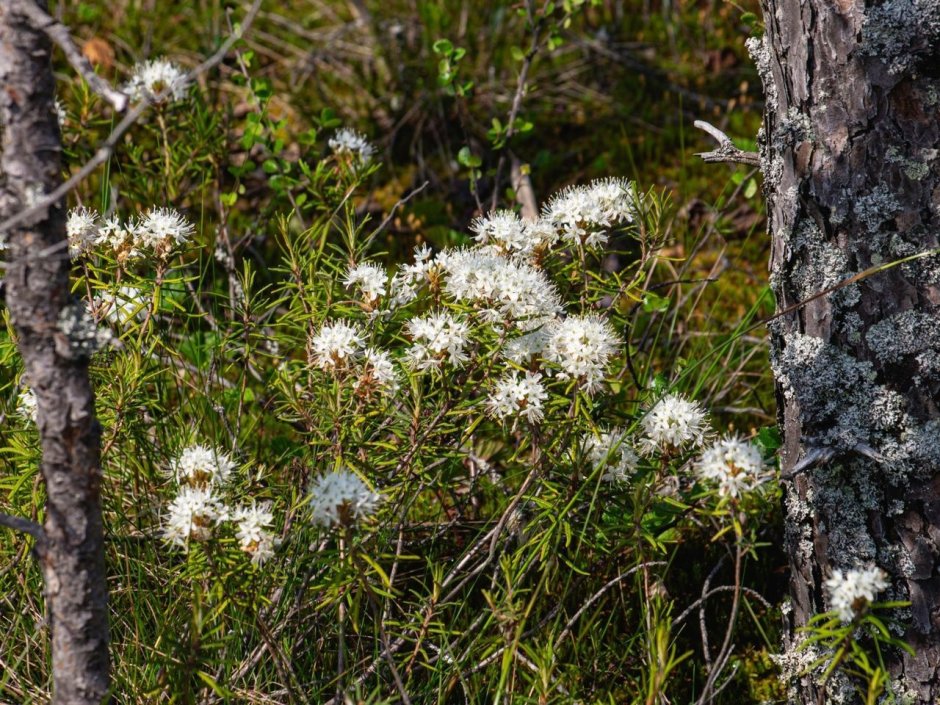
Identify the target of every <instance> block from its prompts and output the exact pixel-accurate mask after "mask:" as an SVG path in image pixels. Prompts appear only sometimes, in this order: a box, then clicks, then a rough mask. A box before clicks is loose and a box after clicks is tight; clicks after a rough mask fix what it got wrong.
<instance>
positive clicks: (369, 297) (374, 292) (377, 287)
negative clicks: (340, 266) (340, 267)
mask: <svg viewBox="0 0 940 705" xmlns="http://www.w3.org/2000/svg"><path fill="white" fill-rule="evenodd" d="M387 281H388V275H387V274H386V273H385V270H384V269H382V268H381V267H379V266H378V265H377V264H374V263H373V262H360V263H359V264H357V265H355V266H354V267H350V268H349V269H348V270H347V272H346V279H345V281H344V282H343V283H344V284H345V285H346V287H347V288H350V287H353V286H358V287H359V291H360V292H361V293H362V296H363V298H364V299H365V303H366V305H367V306H368V307H369V308H370V309H371V308H374V306H375V305H376V303H378V300H379V298H380V297H382V296H385V294H386V292H387V289H386V283H387Z"/></svg>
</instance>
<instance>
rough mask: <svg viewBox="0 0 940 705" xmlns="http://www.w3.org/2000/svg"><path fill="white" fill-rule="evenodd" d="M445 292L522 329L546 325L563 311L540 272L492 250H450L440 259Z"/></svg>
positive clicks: (558, 299)
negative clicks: (480, 306) (478, 305)
mask: <svg viewBox="0 0 940 705" xmlns="http://www.w3.org/2000/svg"><path fill="white" fill-rule="evenodd" d="M437 259H438V261H439V262H441V267H442V268H443V270H444V272H445V277H446V278H445V283H444V290H445V291H446V292H447V293H448V294H449V295H450V296H452V297H453V298H454V300H456V301H464V302H468V303H476V304H481V305H482V306H483V315H484V317H485V318H486V319H488V320H491V321H492V322H494V323H495V322H498V321H504V320H505V321H513V322H515V324H516V326H517V327H518V328H520V329H522V330H533V329H535V328H538V327H540V326H543V325H544V324H545V323H547V322H548V321H549V320H551V319H553V318H554V317H555V315H556V314H557V313H558V312H559V311H560V310H561V297H560V296H559V294H558V291H557V290H556V289H555V286H554V284H552V282H551V281H549V279H548V277H547V276H546V275H545V273H544V272H542V271H541V270H539V269H536V268H535V267H533V266H532V265H530V264H528V263H525V262H518V261H514V260H510V259H508V258H506V257H503V256H502V255H500V254H498V253H497V252H495V251H493V250H492V249H490V248H486V247H478V248H473V249H463V250H449V251H446V252H443V253H441V254H440V255H439V256H438V258H437Z"/></svg>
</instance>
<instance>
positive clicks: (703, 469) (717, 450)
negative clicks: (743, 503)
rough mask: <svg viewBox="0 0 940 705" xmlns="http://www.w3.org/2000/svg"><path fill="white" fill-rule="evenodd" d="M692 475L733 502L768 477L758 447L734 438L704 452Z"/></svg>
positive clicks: (730, 437)
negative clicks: (715, 487)
mask: <svg viewBox="0 0 940 705" xmlns="http://www.w3.org/2000/svg"><path fill="white" fill-rule="evenodd" d="M695 472H696V474H697V475H698V476H699V477H700V478H701V479H703V480H705V481H708V482H715V483H717V484H718V494H719V495H720V496H722V497H732V498H734V499H738V498H740V497H741V496H742V495H743V494H746V493H748V492H752V491H753V490H755V489H757V488H758V487H760V485H762V484H763V483H764V482H765V481H766V480H767V479H769V477H770V475H769V473H767V472H766V468H765V465H764V459H763V457H761V453H760V450H759V449H758V448H757V446H755V445H754V444H753V443H749V442H747V441H745V440H742V439H740V438H737V437H736V436H725V437H724V438H721V439H719V440H718V441H717V442H716V443H714V444H713V445H712V446H710V447H709V448H707V449H706V450H705V451H704V452H703V453H702V456H701V458H699V459H698V461H697V462H696V463H695Z"/></svg>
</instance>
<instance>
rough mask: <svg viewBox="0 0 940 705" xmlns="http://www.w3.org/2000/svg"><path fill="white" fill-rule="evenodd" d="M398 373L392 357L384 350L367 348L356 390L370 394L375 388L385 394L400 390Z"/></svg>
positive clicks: (363, 356)
mask: <svg viewBox="0 0 940 705" xmlns="http://www.w3.org/2000/svg"><path fill="white" fill-rule="evenodd" d="M398 387H399V383H398V373H397V372H396V371H395V364H394V363H393V362H392V357H391V355H389V354H388V353H387V352H385V351H384V350H377V349H376V348H366V349H365V350H364V351H363V353H362V365H361V367H360V370H359V377H358V379H357V380H356V391H357V392H360V393H362V394H365V395H366V396H368V395H369V394H370V393H371V392H372V391H373V390H378V391H380V392H382V393H383V394H394V393H395V392H397V391H398Z"/></svg>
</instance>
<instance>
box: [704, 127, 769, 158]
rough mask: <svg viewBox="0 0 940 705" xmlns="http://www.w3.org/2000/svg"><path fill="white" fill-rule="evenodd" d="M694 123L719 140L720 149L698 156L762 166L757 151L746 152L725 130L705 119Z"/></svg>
mask: <svg viewBox="0 0 940 705" xmlns="http://www.w3.org/2000/svg"><path fill="white" fill-rule="evenodd" d="M693 125H695V127H697V128H698V129H700V130H704V131H705V132H707V133H708V134H709V135H711V136H712V137H714V138H715V141H717V142H718V149H716V150H714V151H711V152H699V153H698V154H696V155H695V156H696V157H701V158H702V160H703V161H705V162H709V163H712V162H726V163H731V164H746V165H748V166H757V167H759V166H760V156H759V155H758V154H757V152H745V151H744V150H742V149H739V148H737V147H735V146H734V142H732V141H731V138H730V137H728V135H726V134H725V133H724V132H722V131H721V130H719V129H718V128H717V127H715V126H714V125H712V124H711V123H709V122H705V121H704V120H696V121H695V122H694V123H693Z"/></svg>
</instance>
